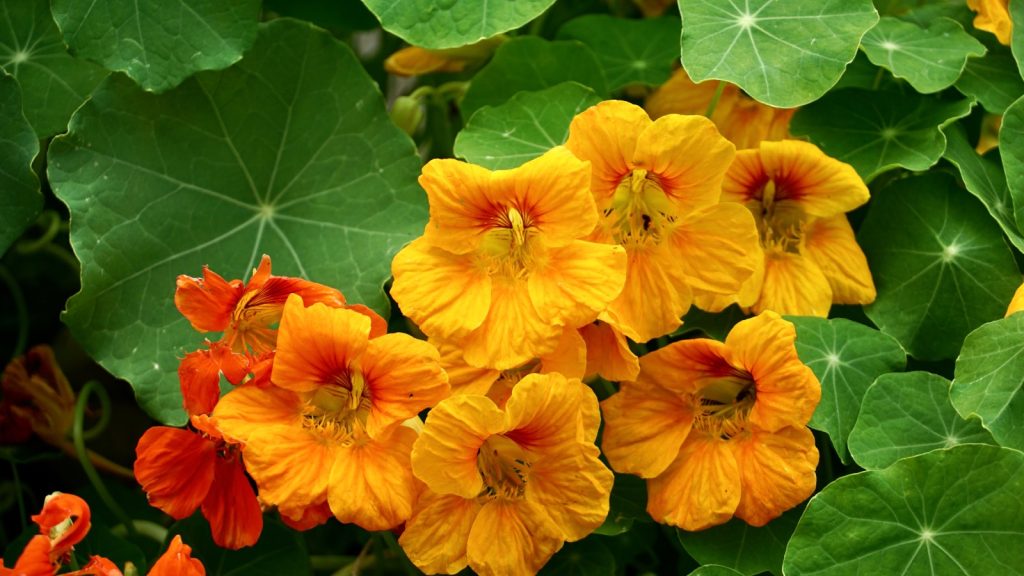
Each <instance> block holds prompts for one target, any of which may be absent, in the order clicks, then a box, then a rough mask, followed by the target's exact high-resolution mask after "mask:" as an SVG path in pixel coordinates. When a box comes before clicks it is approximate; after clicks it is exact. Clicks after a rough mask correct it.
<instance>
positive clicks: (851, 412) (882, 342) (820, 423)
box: [786, 316, 907, 464]
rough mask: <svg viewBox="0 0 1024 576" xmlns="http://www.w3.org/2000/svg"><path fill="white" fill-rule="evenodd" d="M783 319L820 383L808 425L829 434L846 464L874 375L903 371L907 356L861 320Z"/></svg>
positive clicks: (804, 360)
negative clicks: (792, 329)
mask: <svg viewBox="0 0 1024 576" xmlns="http://www.w3.org/2000/svg"><path fill="white" fill-rule="evenodd" d="M786 319H787V320H789V321H790V322H792V323H793V324H794V325H795V326H796V351H797V354H798V355H799V356H800V361H801V362H803V363H804V364H806V365H807V366H808V367H810V369H811V370H813V371H814V375H815V376H817V377H818V381H819V382H821V402H820V403H818V408H817V409H816V410H815V411H814V416H812V417H811V421H810V423H809V425H810V427H811V428H814V429H816V430H821V431H822V432H825V433H826V434H828V436H829V438H830V439H831V440H832V446H834V447H835V450H836V454H838V455H839V459H840V460H842V461H843V463H844V464H849V463H850V453H849V451H848V450H847V446H846V443H847V439H848V438H849V436H850V432H851V431H852V430H853V426H854V424H855V423H856V422H857V414H858V413H859V412H860V405H861V401H862V400H863V398H864V393H865V392H866V391H867V389H868V387H870V386H871V383H872V382H874V380H875V378H877V377H878V376H880V375H882V374H886V373H888V372H898V371H900V370H903V368H904V367H905V366H906V364H907V354H906V352H904V351H903V348H901V347H900V345H899V342H897V341H896V340H894V339H893V338H892V337H891V336H887V335H885V334H883V333H881V332H879V331H878V330H875V329H873V328H870V327H868V326H865V325H864V324H860V323H859V322H853V321H850V320H846V319H844V318H833V319H831V320H826V319H824V318H812V317H806V316H788V317H787V318H786Z"/></svg>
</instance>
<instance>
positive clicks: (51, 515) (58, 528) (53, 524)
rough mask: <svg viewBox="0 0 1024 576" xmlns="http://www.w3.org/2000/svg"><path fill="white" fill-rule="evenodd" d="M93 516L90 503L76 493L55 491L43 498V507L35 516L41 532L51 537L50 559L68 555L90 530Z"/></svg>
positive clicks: (33, 517) (33, 519)
mask: <svg viewBox="0 0 1024 576" xmlns="http://www.w3.org/2000/svg"><path fill="white" fill-rule="evenodd" d="M91 517H92V515H91V513H90V511H89V505H88V504H86V503H85V500H82V499H81V498H79V497H78V496H75V495H74V494H65V493H62V492H54V493H52V494H50V495H48V496H47V497H46V498H45V499H44V501H43V509H42V510H40V511H39V514H35V515H33V516H32V521H33V522H35V523H36V525H37V526H39V533H40V534H45V535H46V536H48V537H49V539H50V559H51V560H55V559H57V558H61V557H63V556H64V555H65V554H68V553H69V552H70V551H71V550H72V548H74V547H75V544H78V543H79V542H81V541H82V538H85V535H86V534H88V533H89V527H90V526H91V522H90V519H91Z"/></svg>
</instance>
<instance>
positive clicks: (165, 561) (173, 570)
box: [149, 534, 206, 576]
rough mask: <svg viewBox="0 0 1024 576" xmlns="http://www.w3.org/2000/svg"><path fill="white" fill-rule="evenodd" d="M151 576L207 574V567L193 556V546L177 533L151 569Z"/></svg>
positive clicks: (204, 575)
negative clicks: (183, 540) (182, 539)
mask: <svg viewBox="0 0 1024 576" xmlns="http://www.w3.org/2000/svg"><path fill="white" fill-rule="evenodd" d="M149 576H206V568H205V567H203V563H202V562H200V561H199V560H198V559H196V558H193V557H192V547H191V546H189V545H187V544H185V543H184V542H182V541H181V536H180V535H178V534H175V536H174V538H173V539H172V540H171V544H170V546H168V547H167V550H166V551H165V552H164V553H163V554H162V555H161V556H160V558H158V559H157V561H156V562H155V563H154V564H153V567H152V568H150V569H149Z"/></svg>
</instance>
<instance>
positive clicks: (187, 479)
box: [135, 426, 217, 520]
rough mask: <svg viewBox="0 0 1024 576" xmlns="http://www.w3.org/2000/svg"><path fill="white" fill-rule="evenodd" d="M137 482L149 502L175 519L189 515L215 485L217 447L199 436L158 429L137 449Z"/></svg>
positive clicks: (192, 433)
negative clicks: (211, 485) (212, 485)
mask: <svg viewBox="0 0 1024 576" xmlns="http://www.w3.org/2000/svg"><path fill="white" fill-rule="evenodd" d="M135 454H136V456H137V458H136V460H135V479H136V480H138V482H139V484H141V485H142V489H143V490H144V491H145V492H146V495H147V496H148V497H149V503H150V504H151V505H153V506H155V507H157V508H159V509H161V510H163V511H164V512H166V513H167V514H168V515H170V516H171V517H173V518H176V519H179V520H180V519H182V518H185V517H187V516H190V515H191V514H192V513H193V512H195V510H196V508H197V507H198V506H199V504H200V503H202V501H203V499H204V498H206V495H207V493H209V491H210V484H211V483H212V482H213V473H214V464H215V462H216V460H217V444H216V442H214V441H211V440H209V439H206V438H204V437H202V436H200V435H199V434H196V433H194V432H189V431H188V430H181V429H178V428H168V427H165V426H155V427H153V428H150V429H149V430H146V433H145V434H143V435H142V438H140V439H139V444H138V446H136V447H135Z"/></svg>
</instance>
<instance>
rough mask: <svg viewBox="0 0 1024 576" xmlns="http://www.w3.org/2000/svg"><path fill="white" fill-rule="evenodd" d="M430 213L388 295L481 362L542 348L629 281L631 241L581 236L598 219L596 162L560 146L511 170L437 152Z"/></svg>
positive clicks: (426, 178) (500, 362) (398, 259)
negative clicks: (612, 242) (593, 183)
mask: <svg viewBox="0 0 1024 576" xmlns="http://www.w3.org/2000/svg"><path fill="white" fill-rule="evenodd" d="M419 182H420V184H421V185H422V186H423V188H424V189H425V190H426V191H427V196H428V200H429V203H430V220H429V222H428V223H427V226H426V229H425V230H424V233H423V236H422V237H420V238H418V239H416V240H414V241H413V242H412V243H411V244H409V245H408V246H406V247H405V248H404V249H402V251H400V252H399V253H398V254H397V255H396V256H395V259H394V261H393V262H392V265H391V269H392V272H393V273H394V277H395V281H394V284H393V286H392V288H391V295H392V296H393V297H394V298H395V301H396V302H397V303H398V305H399V306H400V307H401V309H402V312H403V313H405V315H406V316H408V317H409V318H411V319H412V320H413V321H414V322H416V323H417V324H418V325H419V327H420V329H422V330H423V332H424V333H426V334H427V336H429V337H430V339H431V340H435V341H447V342H450V343H452V344H454V345H456V346H458V347H459V348H461V349H462V351H463V355H464V358H465V360H466V362H467V363H469V364H470V365H472V366H478V367H486V368H494V369H496V370H505V369H508V368H514V367H516V366H519V365H520V364H523V363H524V362H529V361H531V360H533V359H535V358H539V357H542V356H544V355H546V354H548V353H550V352H551V351H553V350H554V349H555V348H556V347H557V346H558V342H559V339H560V338H561V337H562V334H563V332H564V330H565V329H567V328H577V327H579V326H582V325H583V324H586V323H587V322H590V321H592V320H594V319H595V318H596V317H597V315H598V313H599V312H601V311H602V310H604V308H605V307H606V306H607V305H608V303H609V302H610V301H611V300H612V299H613V298H615V296H616V295H617V294H618V293H619V291H620V290H621V289H622V284H623V281H624V278H625V268H626V263H625V260H626V257H625V256H626V255H625V252H624V251H623V250H622V248H620V247H618V246H609V245H605V244H599V243H594V242H586V241H583V240H581V238H583V237H584V236H586V235H588V234H590V233H591V231H593V229H594V225H595V224H596V223H597V212H596V210H595V208H594V200H593V197H592V196H591V194H590V191H589V185H590V167H589V165H588V164H587V163H586V162H582V161H580V160H578V159H577V158H576V157H575V156H573V155H572V154H571V153H570V152H569V151H568V150H566V149H565V148H563V147H556V148H553V149H552V150H549V151H548V152H546V153H545V154H544V155H542V156H541V157H539V158H537V159H534V160H531V161H530V162H527V163H526V164H523V165H522V166H520V167H519V168H515V169H512V170H497V171H494V172H492V171H490V170H487V169H485V168H481V167H480V166H475V165H473V164H467V163H465V162H460V161H457V160H451V159H445V160H432V161H431V162H430V163H428V164H427V165H426V166H424V167H423V173H422V175H421V176H420V179H419Z"/></svg>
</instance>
